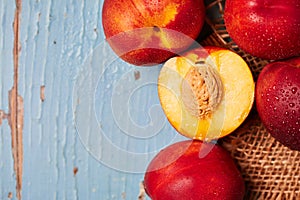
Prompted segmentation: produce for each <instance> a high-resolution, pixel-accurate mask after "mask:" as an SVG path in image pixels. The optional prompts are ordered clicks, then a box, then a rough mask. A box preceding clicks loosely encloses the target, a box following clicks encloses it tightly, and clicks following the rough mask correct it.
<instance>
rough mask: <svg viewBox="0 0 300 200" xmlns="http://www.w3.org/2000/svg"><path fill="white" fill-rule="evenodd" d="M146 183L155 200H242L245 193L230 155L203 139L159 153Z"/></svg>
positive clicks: (187, 142)
mask: <svg viewBox="0 0 300 200" xmlns="http://www.w3.org/2000/svg"><path fill="white" fill-rule="evenodd" d="M144 184H145V190H146V192H147V194H148V195H149V196H150V197H151V199H152V200H165V199H172V200H220V199H222V200H233V199H234V200H241V199H243V196H244V192H245V186H244V181H243V179H242V176H241V173H240V171H239V170H238V168H237V166H236V165H235V163H234V161H233V159H232V158H231V156H230V154H229V153H228V152H227V151H226V150H225V149H224V148H222V147H221V146H219V145H217V144H213V143H203V142H201V141H200V140H194V141H193V140H188V141H182V142H177V143H175V144H172V145H170V146H168V147H167V148H165V149H164V150H162V151H161V152H159V153H158V154H157V155H156V157H155V158H154V159H153V160H152V161H151V163H150V164H149V166H148V168H147V171H146V173H145V178H144Z"/></svg>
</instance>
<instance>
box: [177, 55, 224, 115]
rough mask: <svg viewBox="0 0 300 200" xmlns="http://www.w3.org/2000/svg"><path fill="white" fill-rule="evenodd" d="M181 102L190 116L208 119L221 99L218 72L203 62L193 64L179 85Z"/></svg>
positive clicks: (221, 86)
mask: <svg viewBox="0 0 300 200" xmlns="http://www.w3.org/2000/svg"><path fill="white" fill-rule="evenodd" d="M181 93H182V101H183V104H184V105H185V107H186V108H187V110H188V111H189V112H190V114H191V115H193V116H194V117H197V118H199V119H207V118H210V117H211V115H212V113H213V112H214V111H215V110H216V108H217V107H218V105H219V104H220V102H221V101H222V98H223V84H222V81H221V78H220V76H219V74H218V72H217V71H216V70H215V69H214V68H213V67H212V66H210V65H209V64H207V63H206V62H205V61H204V60H200V61H197V62H195V64H194V65H193V66H192V67H191V69H190V70H189V72H187V74H186V76H185V77H184V80H183V82H182V85H181Z"/></svg>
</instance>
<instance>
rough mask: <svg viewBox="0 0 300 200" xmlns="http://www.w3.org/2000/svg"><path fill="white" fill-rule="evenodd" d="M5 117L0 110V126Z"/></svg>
mask: <svg viewBox="0 0 300 200" xmlns="http://www.w3.org/2000/svg"><path fill="white" fill-rule="evenodd" d="M7 117H8V115H7V114H6V113H5V112H4V111H3V110H0V126H1V125H2V121H3V120H4V119H7Z"/></svg>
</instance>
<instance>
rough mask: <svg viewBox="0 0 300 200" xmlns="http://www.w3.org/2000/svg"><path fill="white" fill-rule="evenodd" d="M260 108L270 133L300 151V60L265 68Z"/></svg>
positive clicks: (258, 87)
mask: <svg viewBox="0 0 300 200" xmlns="http://www.w3.org/2000/svg"><path fill="white" fill-rule="evenodd" d="M256 107H257V111H258V113H259V116H260V118H261V120H262V122H263V124H264V125H265V126H266V128H267V129H268V130H269V132H270V134H271V135H272V136H273V137H274V138H276V139H277V140H278V141H279V142H281V143H282V144H284V145H286V146H288V147H289V148H291V149H294V150H298V151H300V57H297V58H293V59H289V60H285V61H280V62H279V61H278V62H273V63H270V64H268V65H267V66H265V67H264V68H263V70H262V72H261V73H260V74H259V77H258V80H257V85H256Z"/></svg>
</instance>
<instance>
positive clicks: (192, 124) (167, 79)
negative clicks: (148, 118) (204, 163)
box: [158, 47, 254, 141]
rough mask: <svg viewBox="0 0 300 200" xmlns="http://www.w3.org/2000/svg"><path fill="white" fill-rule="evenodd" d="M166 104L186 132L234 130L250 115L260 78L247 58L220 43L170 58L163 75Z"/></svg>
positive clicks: (206, 135)
mask: <svg viewBox="0 0 300 200" xmlns="http://www.w3.org/2000/svg"><path fill="white" fill-rule="evenodd" d="M158 94H159V98H160V103H161V105H162V108H163V110H164V112H165V114H166V116H167V118H168V120H169V122H170V123H171V124H172V125H173V126H174V128H175V129H176V130H177V131H178V132H179V133H181V134H182V135H184V136H186V137H188V138H193V139H199V140H205V141H210V140H213V139H218V138H221V137H224V136H226V135H228V134H230V133H231V132H233V131H234V130H235V129H236V128H237V127H238V126H239V125H241V123H242V122H243V121H244V120H245V118H246V117H247V116H248V114H249V112H250V110H251V108H252V105H253V101H254V81H253V77H252V74H251V71H250V69H249V67H248V65H247V64H246V62H245V61H244V60H243V59H242V58H241V57H240V56H239V55H237V54H236V53H234V52H232V51H230V50H227V49H222V48H217V47H205V48H202V47H201V48H197V49H194V50H191V51H189V52H187V53H186V54H184V55H182V56H177V57H173V58H171V59H169V60H168V61H167V62H166V63H165V64H164V66H163V67H162V70H161V72H160V75H159V80H158Z"/></svg>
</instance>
